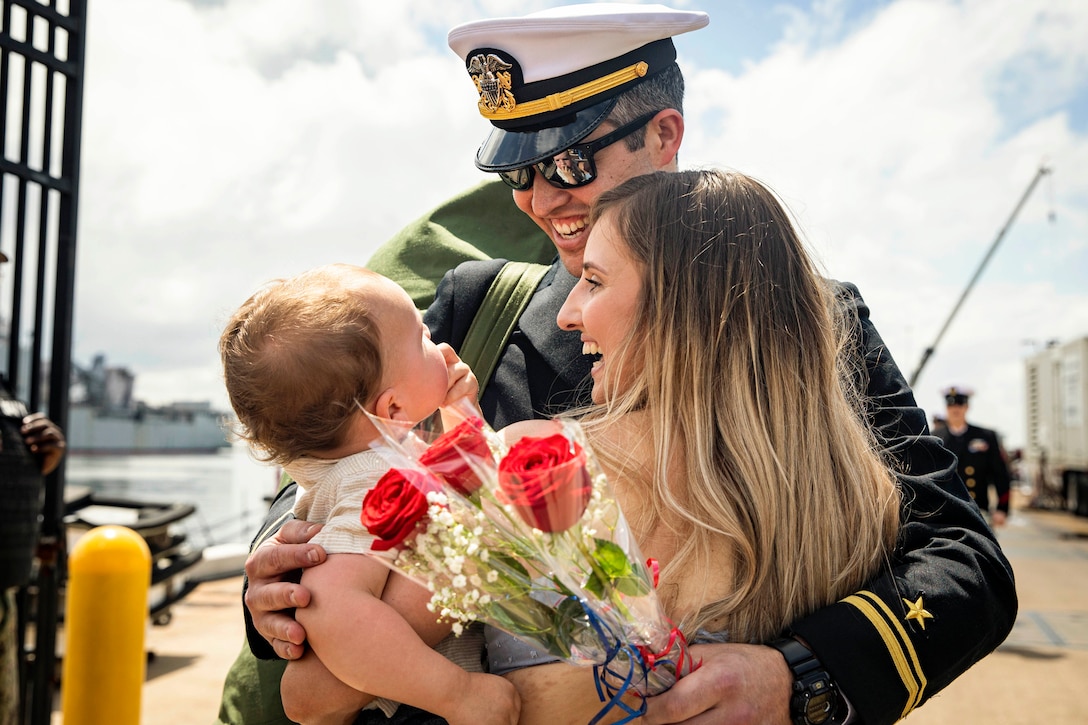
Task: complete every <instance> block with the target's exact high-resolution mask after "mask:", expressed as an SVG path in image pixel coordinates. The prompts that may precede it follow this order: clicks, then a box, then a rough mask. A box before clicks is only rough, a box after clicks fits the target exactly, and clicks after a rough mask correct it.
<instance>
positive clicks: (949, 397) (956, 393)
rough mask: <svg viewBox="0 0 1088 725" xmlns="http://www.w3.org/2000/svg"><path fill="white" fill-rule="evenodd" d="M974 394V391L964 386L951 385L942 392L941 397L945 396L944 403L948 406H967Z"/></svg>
mask: <svg viewBox="0 0 1088 725" xmlns="http://www.w3.org/2000/svg"><path fill="white" fill-rule="evenodd" d="M974 394H975V391H974V390H972V389H971V388H968V387H965V386H963V385H950V386H948V387H947V388H944V389H942V390H941V395H943V396H944V401H945V403H947V404H948V405H966V404H967V400H968V399H969V398H970V397H971V396H972V395H974Z"/></svg>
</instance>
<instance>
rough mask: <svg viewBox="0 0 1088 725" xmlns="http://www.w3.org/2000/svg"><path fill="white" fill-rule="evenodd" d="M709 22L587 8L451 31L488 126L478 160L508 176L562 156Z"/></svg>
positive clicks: (653, 8) (681, 13) (654, 11)
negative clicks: (680, 41)
mask: <svg viewBox="0 0 1088 725" xmlns="http://www.w3.org/2000/svg"><path fill="white" fill-rule="evenodd" d="M709 22H710V17H709V16H708V15H707V14H706V13H703V12H696V11H690V10H673V9H672V8H668V7H665V6H664V5H635V4H632V3H587V4H583V5H567V6H564V7H558V8H551V9H549V10H543V11H540V12H536V13H531V14H529V15H525V16H521V17H502V18H489V19H486V20H476V21H473V22H469V23H464V24H462V25H458V26H457V27H455V28H453V29H452V30H451V31H450V32H449V37H448V41H449V45H450V48H452V49H453V50H454V52H456V53H457V55H458V56H460V57H461V58H462V60H464V61H465V66H466V68H467V69H468V73H469V75H470V76H471V77H472V81H473V83H474V84H475V86H476V90H477V92H478V94H479V101H478V107H479V110H480V114H481V115H482V116H483V117H484V118H486V119H488V120H489V121H491V123H492V125H493V126H495V128H494V129H493V130H492V131H491V134H490V135H489V136H488V138H487V139H486V140H485V141H484V143H483V144H482V145H481V146H480V149H479V151H477V153H476V166H477V167H479V168H480V169H482V170H483V171H509V170H511V169H516V168H519V167H522V166H527V165H529V164H532V163H535V162H537V161H540V160H542V159H545V158H547V157H549V156H554V155H555V154H557V153H559V152H560V151H563V150H564V149H566V148H569V147H570V146H572V145H574V144H576V143H578V142H579V141H581V140H582V139H583V138H585V137H586V136H588V135H589V134H590V133H591V132H592V131H593V129H595V128H596V127H597V126H598V125H600V124H601V122H602V121H604V120H605V119H606V118H608V114H609V113H611V111H612V108H613V106H615V104H616V97H617V96H618V95H619V94H620V93H622V92H624V91H626V90H627V89H629V88H631V87H633V86H635V85H637V84H639V83H641V82H643V81H644V80H646V79H647V78H650V77H652V76H654V75H656V74H657V73H660V72H661V71H663V70H665V69H667V68H669V67H671V66H673V65H675V62H676V47H675V46H674V45H673V42H672V38H673V36H675V35H680V34H682V33H687V32H689V31H692V30H698V29H699V28H702V27H704V26H706V25H707V23H709Z"/></svg>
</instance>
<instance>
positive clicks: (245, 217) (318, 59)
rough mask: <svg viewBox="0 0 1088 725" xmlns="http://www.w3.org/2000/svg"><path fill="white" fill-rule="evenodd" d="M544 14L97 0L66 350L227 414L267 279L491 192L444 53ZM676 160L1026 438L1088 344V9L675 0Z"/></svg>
mask: <svg viewBox="0 0 1088 725" xmlns="http://www.w3.org/2000/svg"><path fill="white" fill-rule="evenodd" d="M559 4H563V3H559V2H547V1H537V2H522V1H520V0H479V1H476V2H461V1H458V0H401V1H400V2H386V3H377V2H362V1H361V0H307V1H306V2H298V1H297V0H93V1H92V2H91V3H89V6H90V7H89V17H88V29H87V51H86V52H87V54H86V80H85V87H84V94H85V96H84V117H83V141H82V159H81V163H82V167H81V179H80V206H79V229H78V245H79V248H78V257H77V268H76V313H75V315H76V316H75V330H74V337H73V356H74V360H75V362H76V363H77V364H80V365H88V364H89V363H90V362H91V360H92V358H93V357H94V355H96V354H98V353H103V354H105V355H106V357H107V360H108V362H109V363H110V364H112V365H120V366H125V367H127V368H129V369H130V370H131V371H132V372H133V373H134V374H135V375H136V396H137V397H138V398H140V399H142V400H145V401H146V402H149V403H152V404H162V403H166V402H170V401H175V400H187V401H189V400H210V401H212V402H213V404H214V405H216V406H217V407H221V408H224V409H225V408H227V407H228V403H227V398H226V393H225V391H224V389H223V383H222V375H221V370H220V367H219V360H218V355H217V351H216V342H217V339H218V336H219V333H220V332H221V330H222V327H223V325H224V323H225V322H226V319H227V317H228V316H229V315H230V313H231V312H232V311H233V310H234V309H235V308H236V307H237V306H238V305H239V304H240V303H241V302H242V301H244V300H245V298H246V297H248V296H249V295H250V294H251V293H252V292H253V291H255V290H256V289H257V288H258V287H259V286H260V285H261V284H262V283H264V282H266V281H267V280H269V279H273V278H277V277H283V276H288V275H292V274H295V273H298V272H301V271H303V270H305V269H308V268H311V267H314V266H317V265H321V264H325V263H330V262H352V263H359V264H363V263H365V262H366V260H367V259H368V258H369V256H370V254H371V253H372V252H373V250H375V249H376V248H377V247H378V246H379V245H380V244H381V243H382V242H384V241H385V240H386V239H387V238H389V237H390V236H392V235H393V234H394V233H395V232H396V231H397V230H398V229H399V228H401V227H402V226H404V225H405V224H407V223H409V222H410V221H412V220H413V219H415V218H417V217H419V216H420V215H422V214H423V213H424V212H426V211H427V210H428V209H430V208H432V207H434V206H436V205H438V204H439V203H440V202H441V201H442V200H444V199H446V198H448V197H450V196H452V195H454V194H456V193H458V192H459V191H461V190H463V189H465V188H467V187H469V186H472V185H474V184H476V183H478V182H480V181H483V180H486V179H487V178H488V177H487V175H485V174H483V173H482V172H480V171H478V170H477V169H476V168H475V167H474V165H473V163H472V160H473V157H474V152H475V150H476V148H477V146H478V145H479V143H480V142H481V141H482V140H483V138H484V137H485V135H486V133H487V130H488V128H489V125H488V124H487V122H486V121H484V120H483V119H482V118H481V117H480V116H479V115H478V113H477V112H476V110H475V105H476V98H477V96H476V93H475V92H474V90H473V87H472V84H471V81H470V80H469V78H468V76H467V74H466V73H465V71H464V67H463V64H462V63H461V61H460V60H459V59H458V58H457V56H456V55H455V54H454V53H453V52H452V51H451V50H449V48H448V47H447V46H446V43H445V38H446V33H447V31H448V30H449V28H451V27H453V26H454V25H456V24H458V23H460V22H464V21H467V20H474V19H478V18H483V17H491V16H497V15H520V14H523V13H525V12H531V11H533V10H537V9H541V8H544V7H551V6H555V5H559ZM672 6H673V7H677V8H685V9H696V10H703V11H706V12H707V13H708V14H709V15H710V25H709V26H708V27H706V28H704V29H702V30H699V31H696V32H693V33H689V34H686V35H683V36H680V37H678V38H677V39H676V45H677V49H678V53H679V57H678V62H679V64H680V66H681V68H682V70H683V71H684V73H685V76H686V78H687V83H688V94H687V100H686V103H685V117H686V120H687V131H686V135H685V140H684V143H683V147H682V149H681V154H680V165H681V167H682V168H704V167H721V168H730V169H736V170H739V171H743V172H745V173H748V174H751V175H753V176H756V177H757V178H759V179H761V180H762V181H764V182H766V183H767V184H768V185H769V186H771V187H772V188H773V189H774V190H775V191H776V192H777V193H778V194H779V195H780V196H781V197H782V198H783V199H784V201H785V202H786V203H787V205H788V206H789V208H790V210H791V212H792V213H793V214H794V216H795V218H796V220H797V222H798V224H799V226H800V228H801V229H802V232H803V233H804V235H805V237H806V239H807V240H808V242H809V245H810V248H811V250H812V252H813V254H814V255H815V256H816V258H817V259H818V261H819V263H820V265H821V268H822V270H823V271H824V273H825V274H826V275H827V276H829V277H832V278H835V279H841V280H848V281H851V282H853V283H855V284H857V285H858V287H859V288H860V289H861V292H862V294H863V295H864V297H865V299H866V301H867V302H868V303H869V306H870V308H871V315H872V319H873V321H874V322H875V324H876V326H877V328H878V330H879V331H880V333H881V335H882V337H883V339H884V341H885V343H886V344H887V346H888V349H889V351H890V352H891V354H892V355H893V356H894V358H895V360H896V361H897V363H898V364H899V366H900V368H901V369H902V370H903V372H904V375H906V376H907V377H908V378H909V377H911V375H912V373H913V372H914V371H915V370H916V368H917V367H918V365H919V363H920V361H921V358H922V355H923V352H924V350H925V349H926V348H927V347H928V346H931V345H932V344H933V343H934V342H935V340H936V338H937V335H938V333H939V332H940V330H941V328H942V326H943V325H945V323H946V321H947V320H948V318H949V316H950V315H951V313H952V311H953V307H954V305H955V303H956V300H957V299H958V298H959V297H960V295H961V294H962V293H963V292H964V290H965V289H966V288H967V285H968V282H969V281H970V279H971V278H972V275H974V274H975V273H976V271H977V270H978V268H979V266H980V264H981V263H982V260H983V257H984V255H985V254H986V253H987V251H988V250H989V249H990V248H991V247H992V246H993V245H994V243H995V241H997V240H998V238H999V234H1001V232H1002V230H1003V229H1004V228H1005V227H1006V224H1007V222H1009V220H1010V218H1011V216H1012V214H1013V210H1014V208H1016V206H1017V204H1018V203H1019V202H1020V201H1021V199H1022V198H1023V197H1024V195H1025V192H1026V191H1027V190H1028V188H1029V185H1030V184H1031V183H1032V181H1033V179H1035V177H1036V175H1037V174H1038V172H1039V169H1040V168H1047V169H1049V173H1046V174H1044V175H1043V176H1042V177H1041V178H1040V179H1039V181H1038V183H1037V184H1036V185H1035V186H1034V188H1033V189H1032V191H1031V193H1030V194H1028V195H1027V198H1026V199H1025V200H1024V203H1023V205H1022V207H1021V208H1020V210H1019V213H1018V215H1017V216H1016V218H1015V220H1013V223H1012V224H1011V225H1009V226H1008V228H1007V230H1006V231H1005V233H1004V234H1003V236H1001V238H1000V243H999V245H998V246H997V247H996V249H995V250H994V253H993V256H992V258H991V259H990V261H989V263H988V264H987V265H986V267H985V268H984V269H983V270H982V273H981V275H980V276H979V279H978V282H977V283H976V284H975V286H974V288H973V289H972V290H971V292H970V294H969V295H968V296H967V297H966V299H965V300H964V302H963V304H962V306H961V307H960V309H959V311H958V313H957V314H956V315H955V317H954V318H953V319H952V321H951V324H950V325H949V327H948V329H947V332H946V333H945V334H944V336H943V338H942V339H941V341H940V343H939V344H938V345H937V346H936V349H935V352H934V353H933V355H932V357H931V358H930V359H929V361H928V363H927V364H926V366H925V368H924V369H923V370H922V372H921V375H920V376H919V377H918V380H917V382H916V385H915V392H916V396H917V398H918V402H919V404H920V405H921V406H922V407H923V408H925V409H926V410H927V412H928V413H929V414H930V415H931V416H932V414H934V413H941V412H943V402H942V400H943V399H942V397H941V395H940V390H941V389H942V388H943V387H944V386H946V385H950V384H958V385H961V386H969V387H971V388H973V389H974V390H975V396H974V397H973V398H972V402H971V409H970V413H969V418H970V419H972V420H973V421H974V422H976V423H979V424H982V425H985V426H988V427H992V428H995V429H997V430H998V432H999V433H1000V434H1001V435H1002V436H1003V438H1004V439H1005V443H1006V445H1007V446H1008V447H1010V448H1015V447H1019V446H1021V445H1023V444H1024V437H1025V432H1024V430H1025V423H1024V396H1025V393H1024V362H1025V359H1026V358H1028V357H1029V356H1030V355H1032V354H1033V353H1034V352H1036V351H1037V350H1039V349H1041V348H1042V346H1043V345H1045V344H1047V342H1048V341H1052V340H1058V341H1062V342H1065V341H1070V340H1073V339H1076V338H1079V337H1084V336H1086V335H1088V43H1085V42H1084V38H1088V3H1084V2H1081V0H963V1H961V2H954V1H952V0H894V1H878V0H870V1H868V2H866V1H863V0H801V1H797V2H783V3H765V2H762V0H759V1H757V0H734V1H729V0H716V1H712V2H700V1H698V0H690V1H687V0H685V1H679V0H676V1H674V2H673V3H672Z"/></svg>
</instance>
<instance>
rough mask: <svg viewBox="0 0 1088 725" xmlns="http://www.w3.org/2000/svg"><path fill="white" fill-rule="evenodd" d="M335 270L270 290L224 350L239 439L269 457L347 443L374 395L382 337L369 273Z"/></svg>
mask: <svg viewBox="0 0 1088 725" xmlns="http://www.w3.org/2000/svg"><path fill="white" fill-rule="evenodd" d="M368 274H372V273H370V272H366V271H365V270H362V269H361V268H358V267H352V266H349V265H330V266H326V267H319V268H317V269H314V270H311V271H309V272H304V273H303V274H301V275H298V276H297V277H292V278H290V279H285V280H276V281H274V282H271V283H269V284H268V285H266V286H265V287H264V288H262V289H261V290H259V291H258V292H257V293H256V294H254V295H253V296H252V297H250V298H249V299H248V300H246V301H245V302H244V303H243V304H242V306H241V307H240V308H238V311H237V312H235V313H234V315H233V316H232V317H231V319H230V321H229V322H228V323H227V326H226V329H225V330H224V332H223V334H222V336H221V337H220V339H219V353H220V356H221V357H222V361H223V373H224V379H225V381H226V387H227V393H228V395H229V396H230V402H231V406H232V407H233V408H234V412H235V413H236V414H237V416H238V422H239V424H240V426H238V429H237V431H236V432H237V434H238V435H239V437H240V438H242V439H243V440H245V441H247V442H248V443H249V444H250V446H251V447H253V448H254V449H255V454H256V455H257V456H258V457H259V458H261V459H262V460H267V461H271V462H274V463H278V464H281V465H282V464H285V463H290V462H291V461H293V460H295V459H297V458H300V457H301V456H303V455H305V454H307V453H312V452H315V451H324V450H331V449H333V448H337V447H339V446H340V445H342V444H343V443H344V440H345V436H346V434H347V432H348V428H349V425H348V424H349V423H350V421H351V420H352V418H353V417H354V416H355V415H356V414H358V413H359V412H360V410H359V407H358V406H359V405H366V404H367V403H369V402H370V398H371V397H373V396H374V395H376V392H377V388H378V385H379V383H380V381H381V376H382V357H381V337H380V334H379V329H378V325H377V324H376V322H375V320H374V319H373V315H372V311H371V305H370V303H369V301H368V298H367V295H366V275H368Z"/></svg>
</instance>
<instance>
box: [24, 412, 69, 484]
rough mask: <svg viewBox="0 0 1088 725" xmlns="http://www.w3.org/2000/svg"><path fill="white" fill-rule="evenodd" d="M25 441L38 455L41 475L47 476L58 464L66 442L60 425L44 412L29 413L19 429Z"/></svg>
mask: <svg viewBox="0 0 1088 725" xmlns="http://www.w3.org/2000/svg"><path fill="white" fill-rule="evenodd" d="M19 430H20V432H21V433H22V434H23V440H24V441H26V447H27V448H29V449H30V452H31V453H33V454H34V455H35V456H37V457H38V460H39V461H40V462H41V466H42V475H43V476H47V475H49V474H50V473H52V472H53V471H55V470H56V468H57V466H58V465H60V459H61V458H62V457H63V456H64V449H65V447H66V445H67V444H66V443H65V441H64V433H62V432H61V430H60V427H59V426H58V425H57V424H56V423H54V422H53V421H52V420H50V419H49V418H47V417H46V416H45V413H31V414H30V415H28V416H26V417H25V418H23V425H22V427H21V428H20V429H19Z"/></svg>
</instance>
